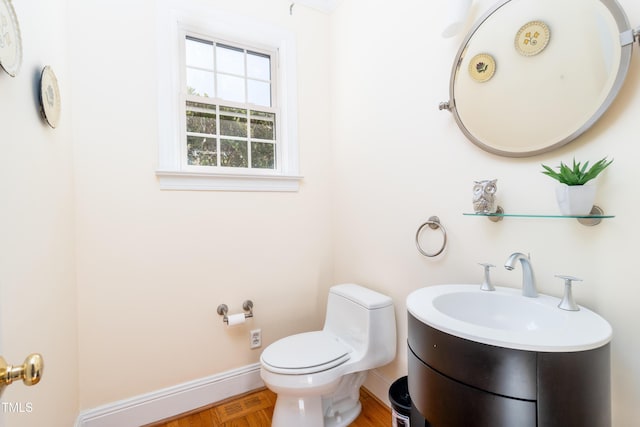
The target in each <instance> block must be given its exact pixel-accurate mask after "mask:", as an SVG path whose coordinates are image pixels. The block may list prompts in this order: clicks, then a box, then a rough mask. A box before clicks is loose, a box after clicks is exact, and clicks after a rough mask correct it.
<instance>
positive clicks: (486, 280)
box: [478, 262, 496, 291]
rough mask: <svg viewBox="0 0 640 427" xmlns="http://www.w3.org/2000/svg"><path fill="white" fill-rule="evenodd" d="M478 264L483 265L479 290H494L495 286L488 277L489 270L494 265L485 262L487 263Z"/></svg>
mask: <svg viewBox="0 0 640 427" xmlns="http://www.w3.org/2000/svg"><path fill="white" fill-rule="evenodd" d="M478 264H479V265H481V266H483V267H484V280H483V281H482V285H480V290H481V291H495V290H496V288H494V287H493V285H492V284H491V277H490V273H489V270H490V269H491V267H495V265H493V264H487V263H481V262H480V263H478Z"/></svg>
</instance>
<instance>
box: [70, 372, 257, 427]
mask: <svg viewBox="0 0 640 427" xmlns="http://www.w3.org/2000/svg"><path fill="white" fill-rule="evenodd" d="M260 387H264V382H262V379H261V378H260V364H259V363H255V364H252V365H247V366H245V367H242V368H239V369H234V370H231V371H226V372H223V373H220V374H216V375H212V376H210V377H206V378H202V379H199V380H195V381H190V382H187V383H184V384H179V385H176V386H173V387H168V388H165V389H162V390H158V391H154V392H151V393H147V394H144V395H140V396H136V397H132V398H130V399H126V400H121V401H118V402H114V403H110V404H107V405H103V406H100V407H97V408H93V409H89V410H86V411H82V412H81V413H80V415H78V419H77V420H76V424H75V427H114V426H117V427H138V426H141V425H144V424H149V423H152V422H154V421H158V420H162V419H165V418H169V417H172V416H175V415H178V414H181V413H183V412H188V411H192V410H194V409H197V408H200V407H203V406H206V405H208V404H210V403H214V402H218V401H220V400H224V399H227V398H229V397H232V396H236V395H238V394H242V393H246V392H248V391H251V390H255V389H257V388H260Z"/></svg>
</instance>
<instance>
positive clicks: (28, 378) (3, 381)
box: [0, 353, 44, 387]
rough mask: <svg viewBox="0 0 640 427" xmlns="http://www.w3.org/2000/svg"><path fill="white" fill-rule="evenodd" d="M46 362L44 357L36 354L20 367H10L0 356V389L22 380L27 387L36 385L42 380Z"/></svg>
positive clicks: (30, 356)
mask: <svg viewBox="0 0 640 427" xmlns="http://www.w3.org/2000/svg"><path fill="white" fill-rule="evenodd" d="M43 369H44V360H42V356H41V355H39V354H37V353H34V354H30V355H29V356H27V358H26V359H24V363H23V364H22V365H19V366H12V365H8V364H7V362H6V361H5V360H4V359H3V358H2V356H0V387H2V386H5V385H9V384H11V383H12V382H14V381H15V380H20V379H21V380H22V382H23V383H25V385H35V384H38V382H40V378H42V370H43Z"/></svg>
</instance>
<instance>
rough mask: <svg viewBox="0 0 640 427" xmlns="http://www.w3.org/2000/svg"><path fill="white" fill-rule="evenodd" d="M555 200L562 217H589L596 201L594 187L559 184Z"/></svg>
mask: <svg viewBox="0 0 640 427" xmlns="http://www.w3.org/2000/svg"><path fill="white" fill-rule="evenodd" d="M556 199H557V200H558V207H560V212H562V214H563V215H589V214H590V213H591V208H593V205H594V203H595V200H596V186H595V185H566V184H560V185H558V186H557V187H556Z"/></svg>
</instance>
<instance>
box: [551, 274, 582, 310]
mask: <svg viewBox="0 0 640 427" xmlns="http://www.w3.org/2000/svg"><path fill="white" fill-rule="evenodd" d="M556 277H558V278H560V279H563V280H564V296H563V297H562V301H560V304H558V307H559V308H561V309H563V310H567V311H579V310H580V307H578V304H576V303H575V301H574V300H573V292H571V284H572V282H582V279H579V278H577V277H573V276H565V275H562V274H556Z"/></svg>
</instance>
